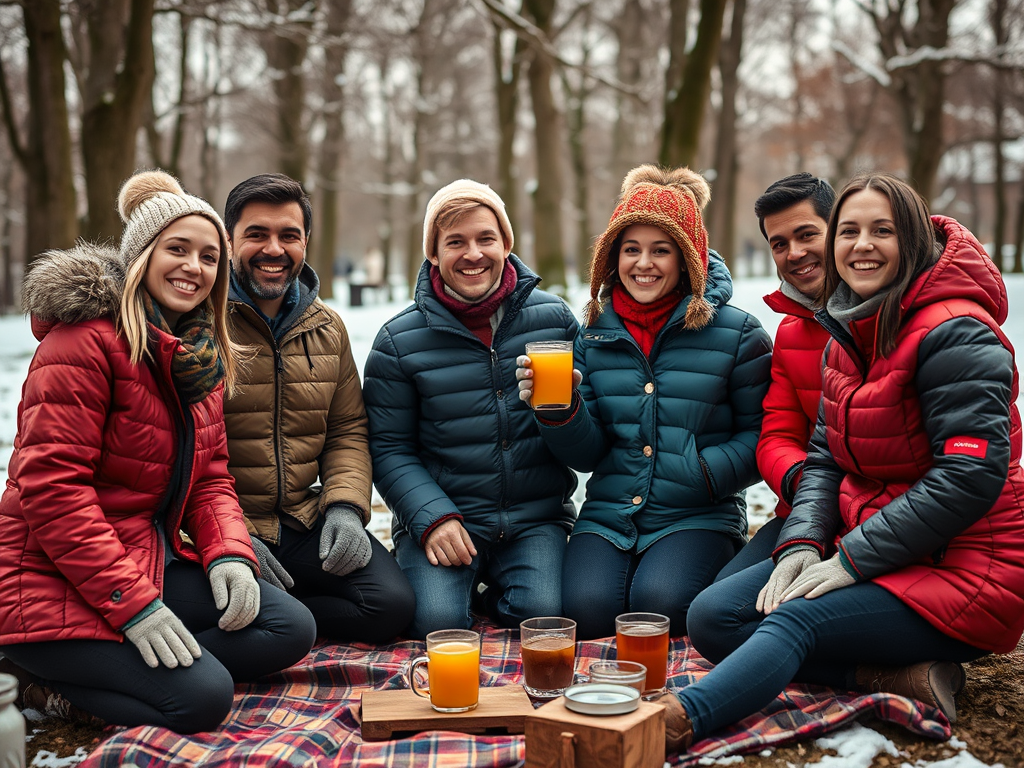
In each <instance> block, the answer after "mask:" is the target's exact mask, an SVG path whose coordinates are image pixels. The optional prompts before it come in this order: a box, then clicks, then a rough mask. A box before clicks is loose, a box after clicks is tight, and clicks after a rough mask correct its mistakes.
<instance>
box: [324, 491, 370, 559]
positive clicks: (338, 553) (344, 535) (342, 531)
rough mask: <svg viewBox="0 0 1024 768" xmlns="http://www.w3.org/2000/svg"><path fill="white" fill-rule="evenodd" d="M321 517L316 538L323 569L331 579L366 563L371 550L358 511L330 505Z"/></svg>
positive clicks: (341, 505) (345, 506)
mask: <svg viewBox="0 0 1024 768" xmlns="http://www.w3.org/2000/svg"><path fill="white" fill-rule="evenodd" d="M325 517H326V520H325V521H324V530H323V532H322V533H321V534H320V559H321V560H323V561H324V562H323V569H324V570H325V571H327V572H328V573H333V574H334V575H335V576H345V575H346V574H349V573H352V571H356V570H359V569H360V568H362V567H363V566H365V565H366V564H367V563H368V562H370V555H371V554H372V552H373V550H371V549H370V538H369V534H368V533H367V532H366V529H365V528H363V518H362V517H361V516H360V514H359V511H358V510H356V509H354V508H353V507H350V506H349V505H347V504H332V505H331V506H330V507H328V508H327V512H326V513H325Z"/></svg>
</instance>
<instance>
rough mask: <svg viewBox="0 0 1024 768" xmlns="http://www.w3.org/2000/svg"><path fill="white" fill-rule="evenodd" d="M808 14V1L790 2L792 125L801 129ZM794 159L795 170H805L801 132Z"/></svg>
mask: <svg viewBox="0 0 1024 768" xmlns="http://www.w3.org/2000/svg"><path fill="white" fill-rule="evenodd" d="M806 13H807V2H806V0H789V69H790V73H791V74H792V76H793V100H792V104H793V116H792V118H791V120H792V124H793V125H795V126H797V128H799V127H800V126H802V125H803V122H804V89H803V71H802V68H801V65H800V52H801V51H803V50H804V49H805V47H806V46H805V42H804V41H803V40H802V39H801V34H800V32H801V29H802V27H803V21H804V18H805V16H806ZM793 138H794V142H793V157H794V160H795V169H796V170H797V171H802V170H803V168H804V135H803V132H802V131H800V130H797V131H794V132H793Z"/></svg>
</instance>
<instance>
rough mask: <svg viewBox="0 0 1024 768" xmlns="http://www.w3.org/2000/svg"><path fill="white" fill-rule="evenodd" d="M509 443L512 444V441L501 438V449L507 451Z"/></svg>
mask: <svg viewBox="0 0 1024 768" xmlns="http://www.w3.org/2000/svg"><path fill="white" fill-rule="evenodd" d="M511 445H512V443H510V442H509V441H508V440H502V441H501V449H502V450H503V451H507V450H508V449H509V446H511Z"/></svg>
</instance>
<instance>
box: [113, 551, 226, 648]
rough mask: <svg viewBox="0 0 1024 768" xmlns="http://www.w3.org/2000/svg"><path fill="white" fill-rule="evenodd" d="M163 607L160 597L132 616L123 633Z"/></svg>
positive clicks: (122, 629) (123, 628) (122, 628)
mask: <svg viewBox="0 0 1024 768" xmlns="http://www.w3.org/2000/svg"><path fill="white" fill-rule="evenodd" d="M222 559H223V558H222ZM163 607H164V602H163V600H161V599H160V598H159V597H158V598H157V599H156V600H154V601H153V602H151V603H150V604H149V605H147V606H146V607H145V608H143V609H142V610H141V611H139V612H138V613H136V614H135V615H134V616H132V617H131V619H129V620H128V623H127V624H125V625H124V626H123V627H121V631H122V632H124V631H125V630H126V629H131V628H132V627H134V626H135V625H136V624H138V623H139V622H140V621H142V620H143V619H144V618H146V617H147V616H151V615H153V614H154V613H156V612H157V611H159V610H160V609H161V608H163Z"/></svg>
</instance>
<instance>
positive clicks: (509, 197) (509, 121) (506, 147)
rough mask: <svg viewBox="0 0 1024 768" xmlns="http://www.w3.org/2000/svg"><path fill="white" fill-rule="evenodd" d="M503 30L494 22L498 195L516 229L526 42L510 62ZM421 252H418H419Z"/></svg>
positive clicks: (518, 45) (516, 47)
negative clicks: (517, 145)
mask: <svg viewBox="0 0 1024 768" xmlns="http://www.w3.org/2000/svg"><path fill="white" fill-rule="evenodd" d="M501 30H502V26H501V24H499V23H498V21H497V20H495V21H494V41H493V58H494V91H495V97H496V98H495V101H496V102H497V104H498V172H497V177H498V194H499V195H501V199H502V200H504V201H505V213H506V214H508V219H509V221H511V222H512V226H513V227H514V226H516V224H517V222H518V216H517V215H516V214H517V213H518V212H519V210H518V209H519V202H518V194H517V193H518V191H519V190H518V185H517V184H516V175H517V173H516V171H517V168H516V159H515V142H516V127H517V118H518V116H519V73H520V71H521V70H522V64H523V51H524V50H525V45H524V43H523V39H522V38H521V37H520V36H519V35H516V41H515V45H514V47H513V49H512V57H511V60H510V61H506V60H505V55H504V50H503V48H502V45H501ZM417 250H418V249H417Z"/></svg>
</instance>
